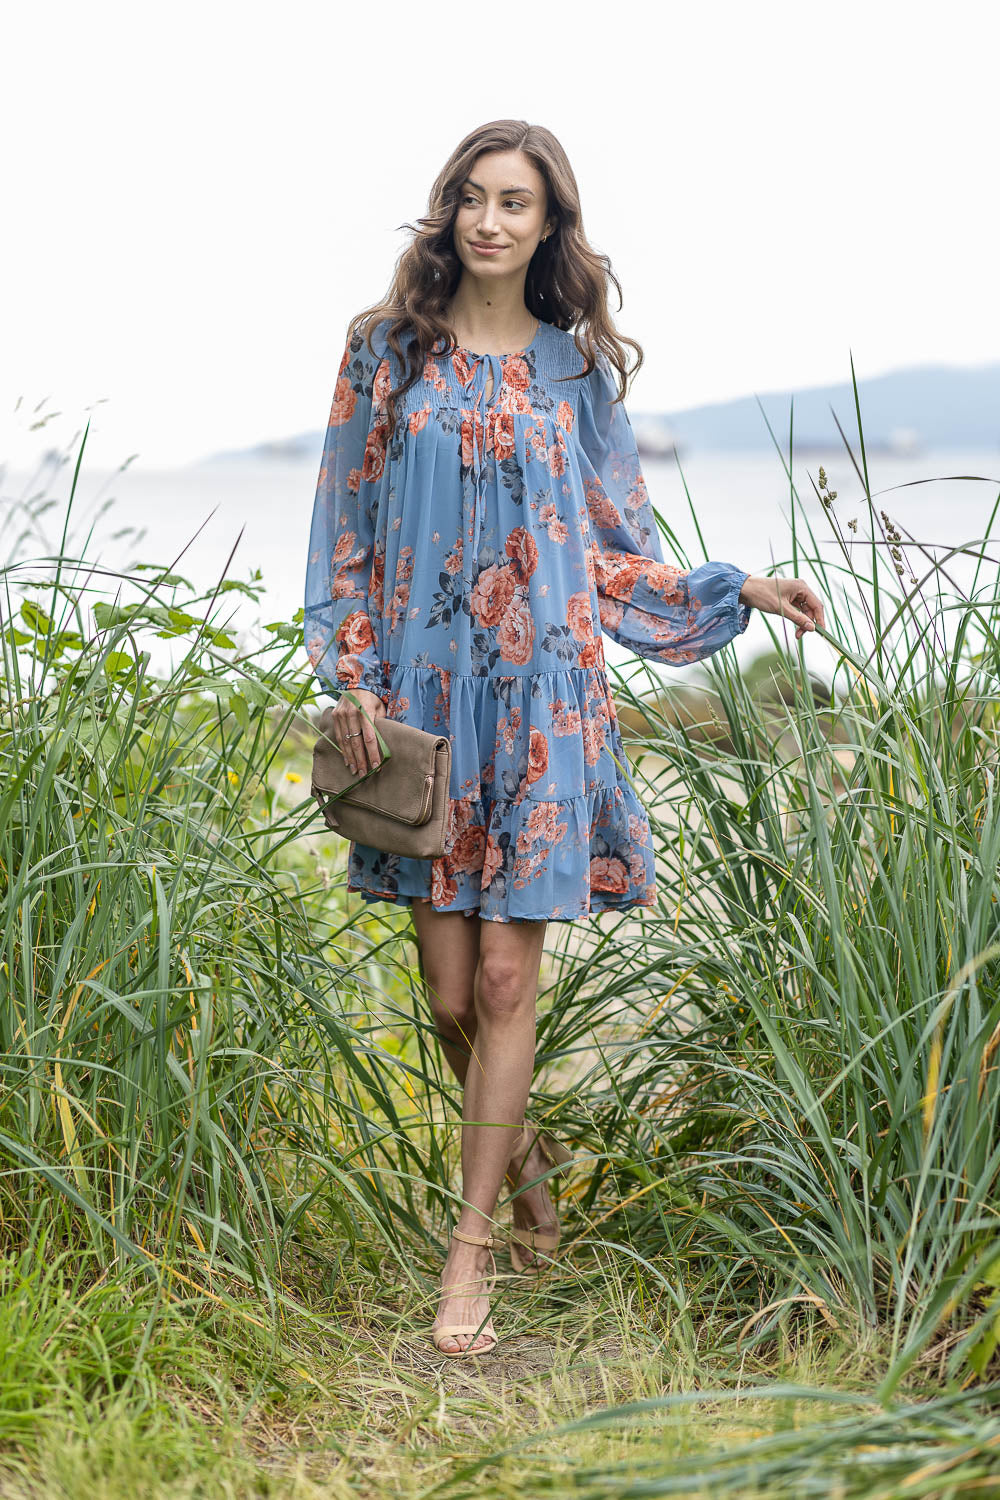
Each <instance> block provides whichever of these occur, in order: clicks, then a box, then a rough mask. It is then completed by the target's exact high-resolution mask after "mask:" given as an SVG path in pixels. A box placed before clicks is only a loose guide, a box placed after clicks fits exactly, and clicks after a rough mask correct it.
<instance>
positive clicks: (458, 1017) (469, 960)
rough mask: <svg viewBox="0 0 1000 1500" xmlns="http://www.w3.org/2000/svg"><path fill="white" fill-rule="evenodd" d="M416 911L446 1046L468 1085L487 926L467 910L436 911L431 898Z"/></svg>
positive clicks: (424, 967)
mask: <svg viewBox="0 0 1000 1500" xmlns="http://www.w3.org/2000/svg"><path fill="white" fill-rule="evenodd" d="M412 910H413V925H414V927H415V929H416V933H417V947H418V949H419V952H420V968H421V973H422V975H423V981H424V989H425V990H426V993H427V1003H428V1005H429V1006H430V1010H431V1015H432V1016H433V1017H434V1024H435V1027H436V1028H437V1032H438V1035H439V1036H440V1038H441V1050H442V1052H443V1053H444V1059H445V1062H446V1063H447V1064H448V1066H449V1067H450V1068H451V1071H452V1072H453V1073H454V1075H455V1077H456V1078H457V1079H458V1081H459V1083H462V1084H464V1083H465V1075H466V1073H467V1071H468V1067H469V1058H470V1054H471V1052H472V1049H473V1047H474V1046H475V1043H476V1002H475V989H476V965H477V964H478V963H479V929H480V927H481V926H482V925H483V924H482V922H481V921H480V920H479V918H478V917H466V916H464V915H463V914H462V912H457V911H435V910H434V908H433V906H431V904H430V902H429V901H421V900H419V899H417V900H414V902H413V908H412Z"/></svg>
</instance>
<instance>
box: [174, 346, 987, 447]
mask: <svg viewBox="0 0 1000 1500" xmlns="http://www.w3.org/2000/svg"><path fill="white" fill-rule="evenodd" d="M858 394H859V397H860V401H861V419H862V422H863V424H864V431H865V443H866V445H868V446H869V447H870V448H872V449H876V448H889V449H895V450H898V451H913V450H914V449H919V448H997V447H1000V363H998V364H989V365H978V366H971V367H970V366H960V365H955V366H949V365H922V366H918V367H917V368H915V369H910V370H895V371H892V372H891V373H890V374H888V375H876V376H875V377H874V378H873V379H870V380H859V381H858ZM793 396H794V400H795V447H796V448H797V449H809V448H821V449H825V450H827V451H829V448H830V444H831V442H838V441H839V439H838V437H837V428H836V425H835V423H834V420H833V417H832V415H831V412H830V408H831V406H832V407H833V409H834V411H836V413H837V416H838V417H839V418H840V421H841V424H842V426H843V428H844V431H845V432H846V433H847V435H848V436H849V437H853V436H854V435H856V432H857V422H856V418H855V414H854V391H853V389H852V387H851V386H850V385H849V384H847V383H842V384H840V385H824V386H812V387H809V388H807V389H805V390H800V391H794V392H793V391H769V392H767V393H766V394H762V395H761V398H760V404H761V406H763V408H764V411H765V412H766V413H767V418H768V421H769V422H770V423H771V426H772V428H773V429H774V433H775V436H776V437H777V439H778V441H779V442H780V443H781V444H782V447H783V448H785V449H787V446H788V413H789V405H790V403H791V400H792V398H793ZM632 415H633V420H634V422H635V427H636V430H637V433H640V434H641V435H642V439H643V440H644V441H643V447H644V448H645V449H646V451H650V452H652V451H654V449H655V448H660V447H662V446H663V442H664V439H670V438H672V439H673V440H675V441H676V443H677V446H678V448H679V449H692V448H693V449H706V448H714V449H747V448H770V447H771V438H770V437H769V435H768V431H767V427H766V425H765V422H764V418H763V416H762V415H761V411H760V407H759V406H758V404H757V400H756V398H755V397H753V396H741V397H740V398H739V399H738V400H736V401H718V402H714V403H712V404H711V405H709V406H693V407H690V408H688V409H686V410H683V411H675V412H642V413H640V412H634V413H633V414H632ZM323 436H324V435H323V433H322V432H318V431H317V432H303V433H299V434H298V436H295V437H288V438H279V439H276V440H274V441H272V442H266V443H258V444H256V445H255V446H254V447H252V448H242V449H238V450H230V451H228V452H225V453H214V454H212V455H210V456H209V457H208V458H205V459H202V460H200V462H202V463H228V462H232V461H233V460H236V459H238V460H244V461H254V462H268V461H271V462H284V463H298V462H305V461H307V460H308V461H309V462H310V463H317V464H318V463H319V460H320V455H321V454H322V451H323ZM647 444H648V446H647Z"/></svg>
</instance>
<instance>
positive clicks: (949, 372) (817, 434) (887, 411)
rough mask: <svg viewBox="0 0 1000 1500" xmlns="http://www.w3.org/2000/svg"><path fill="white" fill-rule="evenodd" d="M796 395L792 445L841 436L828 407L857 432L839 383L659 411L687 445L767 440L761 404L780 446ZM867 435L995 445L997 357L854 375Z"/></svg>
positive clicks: (883, 443) (896, 444)
mask: <svg viewBox="0 0 1000 1500" xmlns="http://www.w3.org/2000/svg"><path fill="white" fill-rule="evenodd" d="M793 396H794V399H795V413H794V416H795V425H794V442H795V446H796V447H802V448H808V447H824V448H829V445H830V442H831V440H832V441H838V437H837V428H836V424H835V422H834V420H833V416H832V415H831V411H830V408H831V406H832V407H833V410H834V411H835V412H836V413H837V416H838V417H839V419H840V423H841V426H842V427H843V429H844V431H845V432H846V433H847V435H848V437H852V436H854V435H856V433H857V417H856V414H855V410H854V389H853V387H852V386H851V385H850V384H849V383H847V382H844V383H842V384H839V385H824V386H813V387H810V388H808V389H806V390H801V391H795V392H792V391H769V392H767V393H766V394H762V395H761V398H760V405H759V406H758V404H757V400H756V398H755V397H753V396H742V397H740V398H739V399H738V400H736V401H720V402H715V403H713V404H712V405H711V406H695V407H691V408H690V409H688V410H686V411H678V412H668V413H665V414H664V418H663V420H664V422H665V423H666V424H667V426H669V428H670V430H671V431H672V432H673V434H674V436H675V437H676V439H677V443H678V446H679V447H681V446H682V447H684V448H741V449H742V448H770V447H771V446H772V443H771V438H770V436H769V434H768V431H767V427H766V425H765V422H764V418H763V416H762V415H761V407H763V409H764V411H765V412H766V414H767V419H768V421H769V422H770V424H771V427H772V428H773V430H774V434H775V437H776V438H777V439H778V441H779V442H780V443H781V444H782V446H783V447H785V448H787V446H788V416H789V407H790V403H791V401H792V397H793ZM858 399H859V402H860V406H861V421H862V425H863V428H864V434H865V443H866V445H869V446H871V447H872V448H878V447H882V448H898V449H901V450H904V449H913V448H997V447H1000V363H998V364H989V365H978V366H974V367H968V366H948V365H923V366H919V367H917V368H915V369H910V370H894V371H892V372H890V373H889V374H888V375H877V376H875V377H874V378H873V379H870V380H859V381H858Z"/></svg>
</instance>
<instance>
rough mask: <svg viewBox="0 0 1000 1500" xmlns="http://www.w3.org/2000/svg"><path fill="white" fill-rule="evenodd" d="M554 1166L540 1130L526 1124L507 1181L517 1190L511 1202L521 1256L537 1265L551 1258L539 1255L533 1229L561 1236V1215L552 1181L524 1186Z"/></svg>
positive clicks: (549, 1234) (512, 1159) (523, 1262)
mask: <svg viewBox="0 0 1000 1500" xmlns="http://www.w3.org/2000/svg"><path fill="white" fill-rule="evenodd" d="M551 1169H552V1163H551V1162H550V1161H549V1160H548V1158H547V1157H546V1155H545V1153H544V1151H543V1150H542V1148H541V1146H540V1145H539V1144H538V1131H537V1130H536V1129H534V1128H531V1129H529V1128H528V1127H527V1126H526V1127H524V1128H523V1129H522V1131H521V1134H520V1135H519V1136H518V1137H517V1138H516V1140H515V1141H514V1149H513V1150H512V1152H511V1155H510V1165H509V1166H508V1168H507V1174H506V1175H507V1181H508V1182H509V1183H510V1185H511V1187H512V1188H513V1189H514V1192H515V1193H516V1194H517V1196H516V1197H515V1198H514V1199H513V1200H512V1202H511V1208H512V1211H513V1215H514V1233H515V1234H516V1235H517V1236H518V1239H519V1241H520V1245H519V1253H520V1259H521V1262H522V1264H523V1265H525V1266H533V1265H534V1264H535V1262H536V1261H538V1260H541V1261H543V1262H544V1261H545V1260H546V1259H547V1258H548V1257H547V1256H544V1255H543V1256H541V1257H540V1256H538V1255H537V1254H536V1252H535V1251H533V1250H532V1249H531V1236H530V1234H529V1230H532V1229H535V1230H538V1231H539V1232H540V1233H541V1234H542V1235H544V1236H546V1237H548V1238H549V1239H550V1240H552V1239H558V1237H559V1218H558V1215H557V1214H556V1210H555V1205H554V1204H553V1202H552V1197H551V1194H550V1193H549V1185H548V1183H547V1182H539V1183H537V1184H536V1185H535V1186H534V1187H524V1186H523V1184H524V1183H529V1182H534V1180H535V1178H536V1177H542V1176H544V1174H545V1173H546V1172H549V1171H551Z"/></svg>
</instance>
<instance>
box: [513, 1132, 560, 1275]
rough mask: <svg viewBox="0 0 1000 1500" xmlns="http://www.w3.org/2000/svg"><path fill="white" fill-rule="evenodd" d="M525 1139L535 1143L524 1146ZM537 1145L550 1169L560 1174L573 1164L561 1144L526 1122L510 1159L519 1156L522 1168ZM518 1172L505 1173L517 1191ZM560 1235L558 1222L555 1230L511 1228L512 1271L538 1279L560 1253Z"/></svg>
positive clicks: (537, 1226)
mask: <svg viewBox="0 0 1000 1500" xmlns="http://www.w3.org/2000/svg"><path fill="white" fill-rule="evenodd" d="M527 1137H534V1139H529V1140H528V1141H527V1144H524V1143H525V1140H526V1138H527ZM536 1141H537V1143H538V1147H539V1149H540V1150H541V1153H542V1155H543V1156H544V1157H545V1160H546V1161H547V1162H548V1164H549V1166H550V1167H558V1168H559V1169H560V1170H561V1171H565V1170H566V1169H567V1168H568V1167H569V1165H570V1164H571V1163H572V1161H573V1153H572V1151H569V1150H568V1149H567V1148H566V1147H565V1146H564V1145H563V1143H562V1141H557V1140H556V1139H555V1138H554V1137H553V1136H551V1135H546V1134H545V1132H544V1131H542V1130H539V1129H538V1127H537V1126H535V1125H532V1124H531V1123H530V1122H529V1121H528V1120H525V1122H524V1126H523V1128H522V1130H521V1134H520V1136H519V1137H518V1140H517V1143H516V1145H515V1147H514V1150H513V1151H512V1152H511V1157H512V1158H513V1157H514V1156H515V1155H516V1156H518V1157H519V1159H520V1161H521V1163H522V1166H523V1163H524V1162H525V1161H526V1160H527V1157H528V1153H529V1152H530V1150H531V1148H532V1146H533V1145H534V1144H535V1142H536ZM522 1145H524V1149H523V1151H522V1150H521V1147H522ZM521 1170H522V1169H521V1167H519V1168H518V1169H517V1172H516V1173H515V1174H514V1175H513V1176H512V1175H511V1172H510V1169H509V1168H508V1170H507V1172H506V1173H505V1176H506V1178H507V1181H508V1182H509V1183H510V1184H511V1186H512V1187H515V1188H516V1187H517V1186H518V1183H519V1181H520V1176H521ZM560 1233H561V1230H560V1227H559V1224H558V1222H557V1223H556V1226H555V1229H552V1228H551V1227H550V1226H549V1225H546V1224H534V1225H532V1227H531V1228H530V1229H515V1228H512V1229H511V1231H510V1260H511V1265H512V1266H513V1267H514V1270H515V1271H519V1272H521V1274H522V1275H529V1276H539V1275H541V1273H542V1272H543V1271H545V1270H547V1269H548V1267H549V1266H550V1265H551V1263H552V1256H553V1255H554V1254H555V1252H556V1251H557V1250H558V1249H559V1237H560ZM522 1251H527V1252H528V1254H529V1255H531V1256H533V1259H532V1260H525V1258H524V1255H523V1254H522ZM536 1252H537V1253H536Z"/></svg>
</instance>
